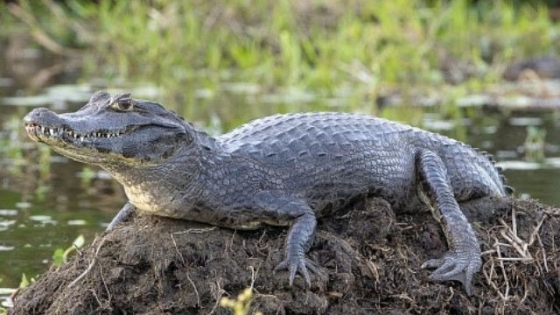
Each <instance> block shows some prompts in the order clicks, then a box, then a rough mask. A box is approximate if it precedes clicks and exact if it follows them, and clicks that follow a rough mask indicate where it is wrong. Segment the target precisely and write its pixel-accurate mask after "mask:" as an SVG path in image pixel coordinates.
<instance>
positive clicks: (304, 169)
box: [218, 113, 504, 207]
mask: <svg viewBox="0 0 560 315" xmlns="http://www.w3.org/2000/svg"><path fill="white" fill-rule="evenodd" d="M218 141H220V142H221V143H222V144H223V146H224V148H225V149H226V150H229V151H230V152H234V153H240V154H248V155H250V156H251V157H252V158H254V159H256V160H259V161H261V162H262V163H264V164H265V165H270V166H272V167H274V168H276V169H278V170H279V173H280V175H281V176H282V177H284V178H285V179H286V180H285V182H286V185H288V187H287V189H290V190H292V191H294V193H303V194H305V195H306V197H307V198H308V199H310V200H315V201H316V202H317V201H319V200H320V201H322V202H325V203H333V202H336V201H337V200H338V199H341V200H346V199H347V198H348V197H351V196H355V195H357V194H364V193H368V192H369V193H371V192H374V193H375V194H376V195H379V196H382V197H384V198H386V199H387V200H388V201H389V202H391V203H392V204H393V205H395V206H397V207H406V206H407V205H412V204H414V202H412V199H413V198H414V197H415V195H416V186H417V185H416V178H417V176H416V172H417V169H416V166H417V165H416V153H417V152H418V150H419V149H428V150H431V151H433V152H434V153H436V154H437V155H438V156H440V157H441V159H442V161H443V162H444V164H445V166H446V168H447V175H448V176H449V180H450V182H451V186H452V187H453V191H454V194H455V196H456V197H457V199H458V200H461V199H463V200H464V199H468V198H470V197H472V195H473V191H472V190H473V189H475V190H478V189H480V188H479V187H481V186H483V187H486V188H485V190H486V191H484V194H493V195H503V194H504V188H503V185H502V181H501V179H500V175H499V173H498V171H497V170H496V169H495V168H494V166H493V163H492V161H491V160H490V159H489V158H488V157H487V156H486V155H484V154H481V153H479V152H478V151H475V150H473V149H472V148H471V147H469V146H467V145H465V144H463V143H461V142H458V141H456V140H453V139H450V138H447V137H444V136H441V135H438V134H434V133H430V132H427V131H424V130H420V129H417V128H414V127H411V126H408V125H403V124H399V123H395V122H391V121H388V120H384V119H380V118H375V117H371V116H365V115H359V114H345V113H305V114H289V115H276V116H270V117H266V118H263V119H259V120H256V121H253V122H251V123H249V124H246V125H244V126H241V127H240V128H237V129H235V130H233V131H232V132H230V133H227V134H224V135H222V136H221V137H219V138H218ZM475 182H477V183H475ZM481 183H482V185H481ZM474 194H475V195H476V192H474Z"/></svg>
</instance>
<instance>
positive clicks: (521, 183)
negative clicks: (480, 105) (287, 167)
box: [0, 84, 560, 288]
mask: <svg viewBox="0 0 560 315" xmlns="http://www.w3.org/2000/svg"><path fill="white" fill-rule="evenodd" d="M254 88H255V87H253V86H245V85H243V84H236V85H230V86H227V87H226V88H224V90H223V91H221V92H220V97H209V93H208V92H205V91H204V90H201V91H196V93H195V95H196V97H197V104H201V105H199V106H196V107H195V106H191V107H189V108H187V110H185V112H184V113H185V114H186V116H188V117H189V119H190V120H194V121H195V122H196V123H197V124H198V125H201V126H204V127H205V128H206V129H207V130H209V132H211V133H217V132H221V131H223V130H224V129H229V128H231V127H233V126H236V125H238V124H240V123H241V122H244V121H247V120H249V119H250V118H255V117H259V116H264V115H268V114H271V113H275V112H287V111H303V110H329V109H331V110H332V109H333V108H334V109H338V110H348V111H350V110H352V109H347V108H346V107H344V101H343V100H339V101H336V102H335V101H333V100H329V101H328V102H327V101H325V100H318V99H315V98H314V97H313V96H312V95H311V96H310V95H307V94H305V93H299V92H298V93H294V95H293V97H291V96H290V95H276V96H274V95H269V96H263V97H261V98H255V97H253V96H251V95H253V93H254ZM53 91H54V92H53ZM142 91H143V92H144V93H146V94H148V95H147V96H142V97H145V98H155V97H156V96H157V93H158V92H157V89H146V88H144V89H141V90H140V91H139V92H138V93H142ZM90 94H91V90H90V89H89V88H87V87H83V86H82V87H76V86H74V87H72V86H57V87H53V88H51V89H48V90H47V92H46V93H45V94H43V95H41V96H36V97H33V98H29V99H27V98H8V99H3V102H4V104H2V103H0V113H1V114H0V126H1V129H0V279H2V282H1V283H0V288H1V287H5V288H13V287H17V286H18V285H19V283H20V281H21V277H22V274H23V273H25V274H26V276H27V277H28V278H31V277H36V276H37V275H38V274H41V273H43V272H44V271H45V270H47V269H48V268H49V266H50V265H51V263H52V255H53V253H54V251H55V249H57V248H63V249H66V248H67V247H69V246H70V244H71V243H72V241H73V240H74V239H75V238H76V237H77V236H78V235H84V236H85V238H86V242H87V243H90V242H91V241H92V240H93V238H94V237H95V235H96V234H99V233H102V231H103V230H104V228H105V226H106V224H107V223H108V222H109V221H110V220H111V219H112V217H113V216H114V215H115V214H116V212H117V211H118V209H120V207H122V205H123V204H124V203H125V201H126V198H125V196H124V193H123V191H122V188H121V187H120V186H119V185H118V184H117V183H115V182H114V181H113V180H111V179H110V178H109V177H108V175H107V174H106V173H105V172H103V171H101V170H99V169H97V168H94V167H87V168H84V165H83V164H79V163H76V162H74V161H71V160H68V159H66V158H64V157H61V156H59V155H56V154H54V153H53V154H52V155H49V154H48V152H47V151H46V150H45V149H46V146H44V145H43V146H39V145H37V144H35V143H32V142H31V141H30V140H28V139H27V137H26V136H25V135H24V131H23V126H22V124H21V119H22V117H23V116H24V115H25V114H26V113H27V112H29V111H30V110H31V108H32V107H34V106H39V105H40V106H49V107H51V108H55V109H56V110H57V111H74V110H76V109H77V108H79V107H80V106H81V105H83V104H84V103H85V102H86V101H87V98H88V97H89V95H90ZM135 95H137V94H135ZM248 95H249V96H251V97H248ZM26 101H30V104H28V103H26ZM6 103H8V104H6ZM333 104H336V105H333ZM29 105H33V106H29ZM339 106H341V107H339ZM401 110H402V111H403V112H402V113H403V115H405V111H408V110H409V109H408V108H402V109H401ZM429 110H430V109H428V111H429ZM362 111H363V109H362ZM366 111H370V112H372V111H374V109H372V108H370V109H369V110H366ZM398 111H399V109H397V112H398ZM434 111H435V109H434ZM478 111H479V112H478V113H477V114H475V115H471V116H472V117H473V118H471V119H464V120H462V121H460V122H453V121H446V120H443V119H441V116H440V115H438V114H435V113H434V114H429V113H428V114H426V115H425V116H424V120H423V125H424V127H426V128H429V129H432V130H434V131H437V132H440V133H443V134H447V135H450V136H454V137H456V136H460V135H465V134H466V135H468V136H467V137H466V138H463V139H461V140H464V141H466V142H468V143H470V144H472V145H473V146H475V147H479V148H482V149H484V150H487V151H489V152H490V153H492V154H494V155H495V156H497V157H498V159H499V160H500V162H501V163H502V164H503V166H504V167H506V171H505V175H506V176H507V177H508V179H509V183H510V184H511V185H512V186H513V187H515V188H516V193H517V195H518V196H521V197H532V198H537V199H540V200H541V201H543V202H544V203H548V204H551V205H560V194H558V189H557V187H558V186H556V185H555V184H560V148H559V146H558V144H560V132H559V131H560V130H559V129H560V119H559V118H558V117H559V116H558V115H557V114H556V113H554V112H550V111H548V112H528V111H527V112H523V111H517V112H515V113H513V114H512V115H509V116H505V115H504V114H503V113H499V112H482V111H480V110H478ZM397 116H398V115H397ZM530 128H533V129H532V130H533V131H532V132H537V133H538V132H540V131H545V132H546V138H545V139H546V142H545V143H544V144H539V142H538V141H537V140H538V137H537V139H536V140H535V141H533V144H532V145H531V146H533V147H536V148H540V150H534V152H533V151H531V152H533V153H532V155H533V158H537V159H538V160H539V162H538V163H537V162H535V163H533V162H530V163H529V162H527V157H528V156H529V155H531V154H529V153H527V152H526V147H527V145H526V139H527V135H528V130H529V129H530ZM539 152H540V153H543V154H544V157H539V154H540V153H539ZM45 159H46V160H45Z"/></svg>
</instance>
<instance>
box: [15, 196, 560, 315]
mask: <svg viewBox="0 0 560 315" xmlns="http://www.w3.org/2000/svg"><path fill="white" fill-rule="evenodd" d="M481 207H483V209H484V211H478V212H477V211H476V209H481ZM489 209H497V210H496V211H490V210H489ZM465 211H466V212H467V213H468V215H469V217H470V218H471V219H475V220H477V221H478V222H477V223H475V228H476V230H477V234H478V236H479V238H480V240H481V242H482V246H483V251H484V254H483V258H484V266H483V270H482V271H481V272H479V273H478V274H477V275H476V276H475V282H474V285H475V294H474V295H473V296H471V297H468V296H467V295H466V294H465V292H464V290H463V288H462V287H461V286H460V284H459V283H453V282H444V283H434V282H431V281H429V280H428V275H429V271H427V270H421V269H420V265H421V264H422V262H423V261H425V260H427V259H429V258H434V257H438V256H440V255H442V254H443V253H444V252H445V251H446V242H445V239H444V238H443V235H442V234H441V229H440V228H439V226H438V225H437V223H436V222H435V221H434V219H433V218H432V216H431V215H430V213H429V212H423V213H414V214H399V215H398V216H395V214H394V212H393V211H392V210H391V208H390V207H389V206H388V204H387V203H386V202H384V201H382V200H379V199H373V200H368V201H366V202H365V203H364V204H362V205H356V206H354V209H353V211H347V212H342V213H338V214H337V216H333V217H329V218H324V219H323V220H321V221H320V224H319V228H318V232H317V236H316V239H315V242H314V244H313V247H312V248H311V250H310V252H309V257H310V258H311V259H312V260H313V261H315V262H317V263H318V264H319V265H320V266H321V270H322V271H323V272H324V275H322V276H321V275H320V276H315V277H314V278H313V279H312V280H313V284H312V287H311V288H306V286H305V282H304V281H303V279H302V278H301V277H300V276H298V277H296V281H295V283H294V286H293V287H289V286H288V277H287V274H286V273H285V272H278V273H276V274H273V273H272V269H273V268H274V266H275V265H276V264H277V263H279V262H280V261H281V259H282V258H283V241H284V239H285V236H286V229H283V228H274V227H270V228H265V229H262V230H257V231H233V230H228V229H222V228H216V227H210V226H207V225H202V224H197V223H193V222H186V221H179V220H170V219H165V218H155V217H136V218H135V219H134V220H133V222H130V223H129V224H125V225H122V226H120V227H119V228H117V229H116V230H115V231H113V232H111V233H108V234H105V235H102V236H100V237H98V238H97V239H96V240H95V241H94V242H93V244H91V245H90V246H89V247H88V248H86V249H85V250H84V251H83V252H81V253H80V254H79V255H77V257H76V258H75V259H74V260H73V261H71V262H70V263H68V264H67V265H65V266H63V267H61V268H59V269H57V270H52V271H49V272H47V273H46V274H45V275H43V276H41V278H40V279H39V280H38V281H37V282H36V283H34V284H32V285H31V286H30V287H29V288H28V289H26V290H25V291H23V292H22V293H21V294H20V295H19V296H18V297H17V298H16V300H15V307H14V308H13V309H12V310H11V311H10V313H11V314H31V315H32V314H199V313H200V314H207V313H213V314H229V313H230V312H229V311H228V310H225V309H223V308H221V307H220V306H219V305H218V301H219V300H220V298H221V297H235V296H237V294H238V293H240V292H241V291H243V289H245V288H247V287H251V286H252V287H253V288H254V300H253V303H252V309H253V310H260V311H261V312H262V313H263V314H323V313H328V314H345V315H346V314H472V313H476V314H528V313H537V314H555V313H559V310H560V297H559V292H560V291H559V286H560V257H559V256H560V252H559V251H558V248H557V244H560V237H559V233H560V224H559V218H560V209H553V208H550V207H547V206H544V205H540V204H538V203H536V202H532V201H510V200H506V201H496V200H492V199H487V200H485V201H484V202H483V204H482V205H480V204H479V205H478V207H470V208H469V209H465ZM88 268H89V269H88ZM86 270H87V272H86Z"/></svg>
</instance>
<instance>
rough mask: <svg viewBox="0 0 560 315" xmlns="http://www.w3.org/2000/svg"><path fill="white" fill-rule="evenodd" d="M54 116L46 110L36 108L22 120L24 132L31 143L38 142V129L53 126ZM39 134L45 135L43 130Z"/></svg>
mask: <svg viewBox="0 0 560 315" xmlns="http://www.w3.org/2000/svg"><path fill="white" fill-rule="evenodd" d="M54 119H55V114H54V113H53V112H51V111H50V110H48V109H46V108H36V109H34V110H32V111H31V112H30V113H29V114H27V115H26V116H25V117H24V118H23V123H24V125H25V131H26V132H27V134H28V135H29V137H30V138H31V139H32V140H33V141H40V139H39V136H38V134H39V132H40V131H41V130H39V128H42V129H45V126H49V125H51V124H54ZM41 133H45V130H43V131H42V132H41Z"/></svg>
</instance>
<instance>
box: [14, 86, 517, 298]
mask: <svg viewBox="0 0 560 315" xmlns="http://www.w3.org/2000/svg"><path fill="white" fill-rule="evenodd" d="M24 122H25V128H26V130H27V133H28V134H29V136H30V137H31V139H33V140H35V141H38V142H43V143H46V144H47V145H49V146H51V147H52V148H53V149H54V150H55V151H57V152H59V153H61V154H62V155H65V156H67V157H69V158H71V159H74V160H77V161H80V162H83V163H89V164H95V165H99V166H100V167H102V168H104V169H105V170H107V171H108V172H109V173H110V174H111V175H112V176H113V177H114V178H115V179H116V180H117V181H118V182H119V183H121V184H122V186H123V187H124V190H125V193H126V196H127V197H128V202H127V203H126V204H125V206H124V207H123V208H122V209H121V211H120V212H119V213H118V214H117V216H116V217H115V218H114V219H113V221H112V222H111V223H110V224H109V227H108V230H111V229H113V228H114V227H115V225H117V224H118V223H120V222H122V221H124V220H125V218H127V217H128V216H129V215H130V214H131V213H133V212H137V213H140V214H151V215H157V216H165V217H171V218H176V219H185V220H193V221H198V222H204V223H208V224H212V225H216V226H222V227H227V228H233V229H255V228H258V227H260V226H262V225H263V224H269V225H280V226H290V229H289V232H288V235H287V238H286V247H285V259H284V260H283V261H282V262H280V263H279V264H278V266H277V267H276V268H275V270H288V277H289V283H290V285H291V284H292V283H293V280H294V278H295V276H296V273H300V274H301V275H303V277H304V278H305V280H306V282H307V283H308V284H310V276H309V272H308V269H309V270H310V271H311V272H313V273H316V272H320V271H319V270H318V267H317V266H316V265H315V264H314V263H313V262H312V261H311V260H309V259H307V258H306V252H307V251H308V250H309V248H310V246H311V244H312V242H313V238H314V233H315V228H316V225H317V217H320V216H324V215H327V214H329V213H332V212H333V211H335V210H337V209H340V208H342V207H343V206H344V205H346V204H348V203H349V202H350V201H352V200H354V199H356V198H358V197H362V196H377V197H380V198H383V199H385V200H386V201H388V202H389V203H390V204H391V206H392V207H393V208H394V209H395V210H404V211H416V210H417V209H418V207H419V206H421V205H422V204H423V203H427V204H428V205H430V208H431V209H432V210H434V211H433V213H434V216H436V217H437V218H438V221H439V222H440V223H441V225H442V229H443V231H444V234H445V236H446V239H447V242H448V247H449V250H448V252H446V253H445V254H444V255H443V257H440V258H437V259H431V260H428V261H426V262H425V263H424V264H423V265H422V266H421V267H422V268H425V267H428V268H436V269H435V271H434V272H433V273H432V274H431V275H430V279H432V280H435V281H447V280H457V281H460V282H461V283H462V284H463V286H464V288H465V290H466V292H467V293H468V294H469V295H470V294H471V293H472V284H471V283H472V279H473V275H475V274H476V272H477V271H479V269H480V268H481V265H482V260H481V251H480V247H479V244H478V241H477V238H476V236H475V233H474V231H473V228H472V227H471V225H470V223H469V222H468V221H467V219H466V217H465V215H464V214H463V212H462V211H461V208H460V206H461V204H463V203H466V202H469V201H473V200H477V199H481V198H484V197H489V196H490V197H497V198H501V197H503V196H507V195H508V194H509V193H510V192H511V188H510V187H509V186H506V185H505V183H504V178H503V176H502V175H501V172H500V170H499V169H498V168H496V167H495V165H494V161H493V160H492V158H491V157H490V156H489V155H488V154H486V153H484V152H481V151H478V150H476V149H473V148H472V147H470V146H468V145H466V144H464V143H462V142H459V141H456V140H453V139H450V138H448V137H445V136H442V135H438V134H435V133H431V132H428V131H424V130H421V129H418V128H414V127H411V126H408V125H404V124H400V123H396V122H392V121H388V120H385V119H381V118H376V117H371V116H366V115H360V114H348V113H333V112H328V113H297V114H287V115H275V116H270V117H265V118H262V119H257V120H254V121H252V122H249V123H247V124H245V125H243V126H241V127H239V128H237V129H235V130H233V131H231V132H229V133H226V134H223V135H221V136H217V137H211V136H209V135H208V134H206V133H204V132H202V131H199V130H197V129H196V128H195V127H194V126H193V125H192V124H191V123H189V122H187V121H185V120H184V119H183V118H181V117H180V116H178V115H177V114H176V113H174V112H171V111H168V110H166V109H165V108H164V107H163V106H162V105H160V104H158V103H156V102H152V101H147V100H140V99H133V98H131V95H130V94H117V95H113V96H111V95H110V94H108V93H106V92H97V93H95V94H94V95H93V96H92V97H91V99H90V100H89V102H88V103H87V104H86V105H85V106H84V107H82V108H81V109H80V110H78V111H77V112H74V113H66V114H60V115H59V114H56V113H54V112H52V111H50V110H48V109H45V108H37V109H34V110H33V111H32V112H31V113H29V114H28V115H27V116H26V117H25V118H24ZM349 228H351V227H349Z"/></svg>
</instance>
